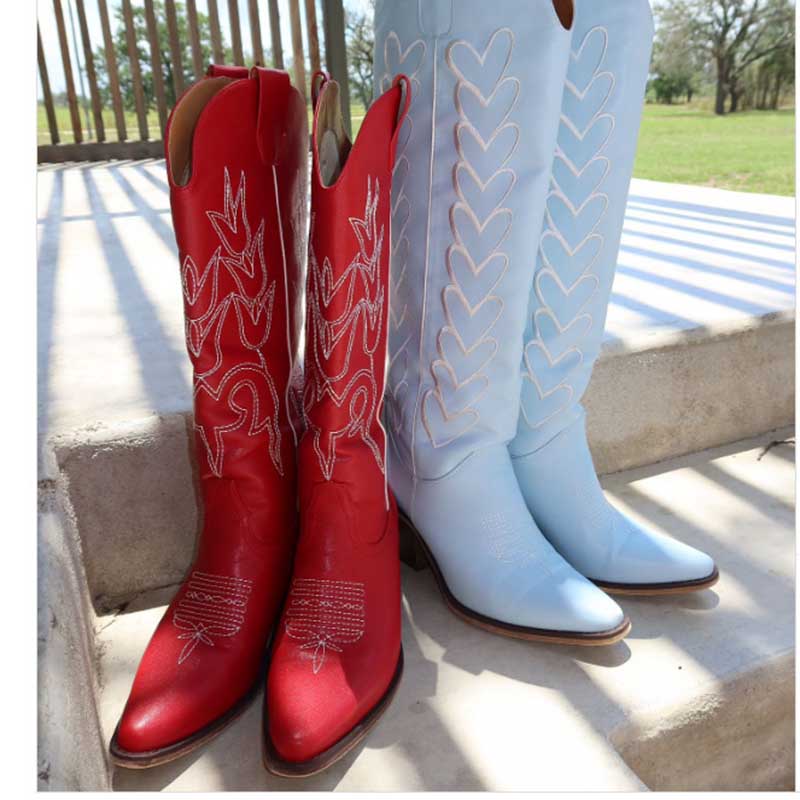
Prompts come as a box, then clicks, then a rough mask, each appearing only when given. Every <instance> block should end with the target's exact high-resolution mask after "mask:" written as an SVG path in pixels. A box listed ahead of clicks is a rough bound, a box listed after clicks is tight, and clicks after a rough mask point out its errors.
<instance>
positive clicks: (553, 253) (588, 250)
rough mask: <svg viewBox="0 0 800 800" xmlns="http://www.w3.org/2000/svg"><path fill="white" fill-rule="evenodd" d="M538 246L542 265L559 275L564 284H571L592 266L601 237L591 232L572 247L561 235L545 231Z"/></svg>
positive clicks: (599, 246)
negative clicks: (578, 244) (577, 244)
mask: <svg viewBox="0 0 800 800" xmlns="http://www.w3.org/2000/svg"><path fill="white" fill-rule="evenodd" d="M539 246H540V254H541V256H542V261H543V262H544V266H545V267H549V268H550V269H551V270H552V271H553V272H555V273H556V274H557V275H559V276H560V277H561V280H562V283H563V284H564V285H565V286H572V284H573V283H575V281H577V280H578V278H580V276H581V275H583V274H584V273H587V272H589V271H590V270H591V269H592V267H593V266H594V262H595V261H596V260H597V257H598V256H599V255H600V250H601V249H602V247H603V237H602V236H600V235H599V234H597V233H593V234H592V235H591V236H589V237H588V238H587V239H586V240H585V241H583V242H581V244H580V246H579V247H576V248H575V249H572V248H570V246H569V244H567V242H565V241H564V239H563V238H562V237H560V236H559V235H557V234H556V233H554V232H553V231H546V232H545V233H544V235H543V236H542V240H541V243H540V245H539Z"/></svg>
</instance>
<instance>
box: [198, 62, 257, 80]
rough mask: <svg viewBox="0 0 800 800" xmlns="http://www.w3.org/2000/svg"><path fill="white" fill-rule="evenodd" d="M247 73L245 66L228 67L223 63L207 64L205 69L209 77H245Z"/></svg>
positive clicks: (248, 71) (248, 72)
mask: <svg viewBox="0 0 800 800" xmlns="http://www.w3.org/2000/svg"><path fill="white" fill-rule="evenodd" d="M249 74H250V70H249V69H247V67H230V66H227V65H225V64H209V65H208V69H207V70H206V75H207V76H208V77H209V78H246V77H247V76H248V75H249Z"/></svg>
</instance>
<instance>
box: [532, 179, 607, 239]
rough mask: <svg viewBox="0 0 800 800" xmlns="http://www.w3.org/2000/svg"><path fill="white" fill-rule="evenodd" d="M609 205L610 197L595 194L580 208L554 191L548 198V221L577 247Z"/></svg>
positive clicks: (595, 225) (592, 229)
mask: <svg viewBox="0 0 800 800" xmlns="http://www.w3.org/2000/svg"><path fill="white" fill-rule="evenodd" d="M607 206H608V197H606V195H604V194H595V195H593V196H592V197H590V198H589V199H588V200H587V201H586V202H585V203H584V204H583V205H582V206H580V207H579V208H573V207H572V205H571V204H570V202H569V200H567V199H566V198H565V197H562V196H561V195H558V194H555V193H552V194H550V196H549V197H548V198H547V206H546V217H547V222H548V224H549V225H550V227H551V228H555V229H556V230H557V231H558V232H559V233H560V234H561V237H562V238H563V239H564V240H565V241H566V242H567V244H568V245H569V246H570V248H572V249H576V248H578V247H580V245H581V243H582V242H584V241H585V240H586V239H587V238H588V237H589V235H590V234H591V233H592V232H593V231H594V229H595V228H596V227H597V224H598V223H599V222H600V220H601V219H602V218H603V214H605V212H606V208H607Z"/></svg>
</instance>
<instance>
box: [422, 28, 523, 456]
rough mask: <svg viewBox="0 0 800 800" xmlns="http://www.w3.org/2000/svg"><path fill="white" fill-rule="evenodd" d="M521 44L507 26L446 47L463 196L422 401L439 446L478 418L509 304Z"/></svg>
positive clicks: (457, 184)
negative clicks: (478, 44) (506, 284)
mask: <svg viewBox="0 0 800 800" xmlns="http://www.w3.org/2000/svg"><path fill="white" fill-rule="evenodd" d="M513 49H514V34H513V33H512V31H511V30H510V29H508V28H501V29H499V30H497V31H495V32H494V33H493V34H492V36H491V38H490V39H489V42H488V44H487V45H486V47H485V49H484V50H483V52H481V53H479V52H478V51H477V50H476V49H475V48H474V47H473V46H472V45H471V44H470V43H469V42H466V41H463V40H458V41H455V42H452V43H451V44H450V45H449V47H448V48H447V53H446V61H447V65H448V67H449V68H450V70H451V71H452V73H453V74H454V75H455V77H456V79H457V83H456V90H455V104H456V111H457V112H458V122H457V123H456V127H455V140H456V150H457V153H458V162H457V164H456V166H455V169H454V171H453V183H454V188H455V192H456V196H457V200H456V202H455V203H454V204H453V206H452V207H451V209H450V228H451V231H452V235H453V244H452V245H451V246H450V247H449V249H448V251H447V259H446V263H447V273H448V278H449V283H448V285H447V286H446V287H445V288H444V290H443V292H442V306H443V310H444V316H445V324H444V326H443V327H442V328H441V330H440V331H439V333H438V335H437V338H436V346H437V351H438V358H436V359H435V360H434V361H433V363H432V364H431V368H430V369H431V376H432V378H433V383H434V388H433V389H429V390H428V391H426V392H425V395H424V400H423V405H422V422H423V425H424V426H425V430H426V431H427V434H428V438H429V439H430V442H431V444H432V445H433V446H434V447H443V446H445V445H447V444H450V443H451V442H454V441H455V440H457V439H458V438H459V437H461V436H463V435H464V434H465V433H466V432H467V431H468V430H470V429H471V428H472V427H473V426H474V425H476V424H477V423H478V422H479V420H480V411H479V407H478V404H479V401H480V399H481V398H482V397H483V395H484V394H485V393H486V391H487V389H488V388H489V377H488V375H487V374H486V372H487V367H488V366H489V364H490V363H491V361H492V359H493V358H494V356H495V354H496V353H497V346H498V345H497V340H496V339H495V338H494V336H493V335H492V329H493V328H494V326H495V325H496V323H497V321H498V320H499V319H500V316H501V315H502V313H503V299H502V298H501V297H500V296H499V295H498V294H496V293H495V289H496V288H497V286H498V285H499V284H500V281H502V279H503V276H504V275H505V273H506V271H507V269H508V263H509V257H508V254H507V253H505V252H503V250H502V245H503V242H504V241H505V240H506V238H507V236H508V235H509V233H510V231H511V224H512V212H511V209H510V208H507V207H506V206H505V205H504V203H505V200H506V198H507V197H508V196H509V193H510V192H511V190H512V189H513V187H514V184H515V183H516V174H515V172H514V171H513V170H512V169H510V168H509V167H507V166H506V164H507V163H508V161H509V159H510V158H511V156H512V155H513V154H514V151H515V150H516V148H517V144H518V142H519V126H518V125H517V124H516V123H514V122H511V121H509V116H510V115H511V113H512V111H513V109H514V106H515V105H516V102H517V98H518V96H519V88H520V87H519V81H518V80H517V79H516V78H514V77H511V76H509V75H508V74H507V73H508V69H509V65H510V63H511V55H512V53H513ZM498 64H499V69H498Z"/></svg>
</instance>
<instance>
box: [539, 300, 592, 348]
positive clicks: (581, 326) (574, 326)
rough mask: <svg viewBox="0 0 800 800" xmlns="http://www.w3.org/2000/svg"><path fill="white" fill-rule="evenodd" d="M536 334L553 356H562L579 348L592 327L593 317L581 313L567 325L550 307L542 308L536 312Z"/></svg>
mask: <svg viewBox="0 0 800 800" xmlns="http://www.w3.org/2000/svg"><path fill="white" fill-rule="evenodd" d="M534 328H535V329H536V334H537V337H538V339H539V341H541V342H542V343H543V344H544V346H545V347H546V348H547V350H548V352H549V353H550V354H551V356H552V357H553V358H556V359H558V358H560V357H561V356H562V355H564V353H566V352H567V351H568V350H577V349H578V346H579V345H580V343H581V340H582V339H583V337H584V336H586V334H587V333H589V331H590V330H591V328H592V318H591V317H590V316H589V315H588V314H581V315H580V316H578V317H575V319H573V320H572V322H570V323H569V325H567V326H562V325H560V324H559V322H558V319H556V316H555V314H553V312H552V311H551V310H550V309H549V308H540V309H538V310H537V311H536V313H535V314H534Z"/></svg>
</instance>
